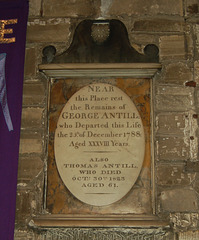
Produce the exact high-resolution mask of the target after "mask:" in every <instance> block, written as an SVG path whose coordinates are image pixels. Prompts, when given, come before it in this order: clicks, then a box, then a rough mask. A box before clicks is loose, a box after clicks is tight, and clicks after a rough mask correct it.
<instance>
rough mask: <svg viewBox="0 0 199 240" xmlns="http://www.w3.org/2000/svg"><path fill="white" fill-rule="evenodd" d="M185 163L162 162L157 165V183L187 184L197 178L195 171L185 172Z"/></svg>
mask: <svg viewBox="0 0 199 240" xmlns="http://www.w3.org/2000/svg"><path fill="white" fill-rule="evenodd" d="M184 170H185V166H184V165H172V166H171V165H166V164H161V165H158V167H157V183H158V185H164V186H177V185H179V186H187V185H190V184H191V183H192V182H193V180H194V179H195V173H185V172H184Z"/></svg>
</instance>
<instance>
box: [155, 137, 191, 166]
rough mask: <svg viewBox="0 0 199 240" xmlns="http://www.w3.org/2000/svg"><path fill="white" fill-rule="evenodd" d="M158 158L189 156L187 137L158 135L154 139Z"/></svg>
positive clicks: (174, 158) (181, 158) (178, 158)
mask: <svg viewBox="0 0 199 240" xmlns="http://www.w3.org/2000/svg"><path fill="white" fill-rule="evenodd" d="M156 154H157V158H158V160H167V161H175V160H181V161H184V160H187V159H189V157H190V144H189V139H187V138H180V137H158V138H157V140H156Z"/></svg>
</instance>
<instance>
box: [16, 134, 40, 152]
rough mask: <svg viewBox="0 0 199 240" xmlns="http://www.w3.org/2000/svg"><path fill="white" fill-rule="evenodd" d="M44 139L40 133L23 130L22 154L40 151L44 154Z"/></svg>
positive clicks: (21, 138) (20, 150) (21, 139)
mask: <svg viewBox="0 0 199 240" xmlns="http://www.w3.org/2000/svg"><path fill="white" fill-rule="evenodd" d="M42 151H43V141H42V136H41V134H40V133H28V132H26V133H24V132H21V137H20V148H19V152H20V154H28V153H38V154H42Z"/></svg>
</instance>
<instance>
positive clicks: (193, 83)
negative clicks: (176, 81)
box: [185, 81, 196, 87]
mask: <svg viewBox="0 0 199 240" xmlns="http://www.w3.org/2000/svg"><path fill="white" fill-rule="evenodd" d="M185 86H186V87H196V82H194V81H189V82H186V83H185Z"/></svg>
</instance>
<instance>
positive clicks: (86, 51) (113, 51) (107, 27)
mask: <svg viewBox="0 0 199 240" xmlns="http://www.w3.org/2000/svg"><path fill="white" fill-rule="evenodd" d="M158 53H159V50H158V48H157V46H155V45H153V44H149V45H146V46H145V48H144V50H143V54H142V53H139V52H138V51H137V50H136V49H134V48H133V47H132V46H131V44H130V42H129V39H128V33H127V30H126V27H125V25H124V24H123V23H122V22H121V21H119V20H115V19H113V20H84V21H82V22H80V23H79V25H78V26H77V28H76V30H75V33H74V38H73V41H72V44H71V46H70V47H69V48H68V49H67V50H66V51H64V52H63V53H62V54H60V55H56V49H55V47H54V46H47V47H45V48H44V49H43V64H45V63H158V62H159V56H158Z"/></svg>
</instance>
